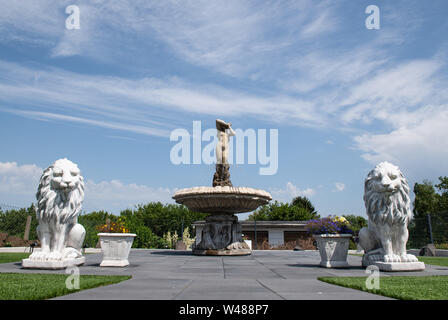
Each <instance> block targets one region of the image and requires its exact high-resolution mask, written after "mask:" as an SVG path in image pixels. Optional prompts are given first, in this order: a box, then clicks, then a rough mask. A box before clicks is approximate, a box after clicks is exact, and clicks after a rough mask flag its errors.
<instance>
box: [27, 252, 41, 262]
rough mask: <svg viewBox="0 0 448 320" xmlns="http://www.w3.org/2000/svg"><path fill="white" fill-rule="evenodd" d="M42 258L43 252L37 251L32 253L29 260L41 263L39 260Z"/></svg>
mask: <svg viewBox="0 0 448 320" xmlns="http://www.w3.org/2000/svg"><path fill="white" fill-rule="evenodd" d="M43 257H44V253H43V252H39V251H37V252H33V253H32V254H31V255H30V256H29V259H30V260H33V261H41V260H43Z"/></svg>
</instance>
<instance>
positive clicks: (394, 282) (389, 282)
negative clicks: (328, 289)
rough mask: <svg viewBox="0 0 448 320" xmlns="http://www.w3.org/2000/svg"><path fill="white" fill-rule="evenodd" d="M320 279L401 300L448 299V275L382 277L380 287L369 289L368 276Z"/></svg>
mask: <svg viewBox="0 0 448 320" xmlns="http://www.w3.org/2000/svg"><path fill="white" fill-rule="evenodd" d="M318 279H319V280H321V281H324V282H327V283H331V284H336V285H339V286H343V287H348V288H352V289H357V290H362V291H366V292H370V293H375V294H379V295H382V296H386V297H391V298H395V299H401V300H448V276H394V277H381V278H380V282H379V287H380V288H379V289H367V288H366V279H367V277H320V278H318Z"/></svg>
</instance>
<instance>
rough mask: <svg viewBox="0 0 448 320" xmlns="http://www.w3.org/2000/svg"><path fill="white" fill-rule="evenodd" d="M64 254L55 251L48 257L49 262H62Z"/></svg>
mask: <svg viewBox="0 0 448 320" xmlns="http://www.w3.org/2000/svg"><path fill="white" fill-rule="evenodd" d="M62 258H63V257H62V254H61V253H60V252H56V251H53V252H51V253H50V254H49V255H48V256H47V260H49V261H61V260H62Z"/></svg>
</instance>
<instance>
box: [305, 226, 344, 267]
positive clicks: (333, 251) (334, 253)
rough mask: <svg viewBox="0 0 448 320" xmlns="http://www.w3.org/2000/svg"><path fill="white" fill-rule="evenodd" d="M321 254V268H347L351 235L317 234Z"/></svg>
mask: <svg viewBox="0 0 448 320" xmlns="http://www.w3.org/2000/svg"><path fill="white" fill-rule="evenodd" d="M313 237H314V239H316V242H317V246H318V248H319V253H320V258H321V261H320V266H321V267H325V268H345V267H349V264H348V263H347V254H348V246H349V243H350V239H351V238H352V235H351V234H315V235H313Z"/></svg>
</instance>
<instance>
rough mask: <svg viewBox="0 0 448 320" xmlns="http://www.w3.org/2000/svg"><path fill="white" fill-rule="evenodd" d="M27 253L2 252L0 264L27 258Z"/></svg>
mask: <svg viewBox="0 0 448 320" xmlns="http://www.w3.org/2000/svg"><path fill="white" fill-rule="evenodd" d="M29 255H30V253H29V252H2V253H0V263H9V262H18V261H22V259H26V258H28V257H29Z"/></svg>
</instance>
